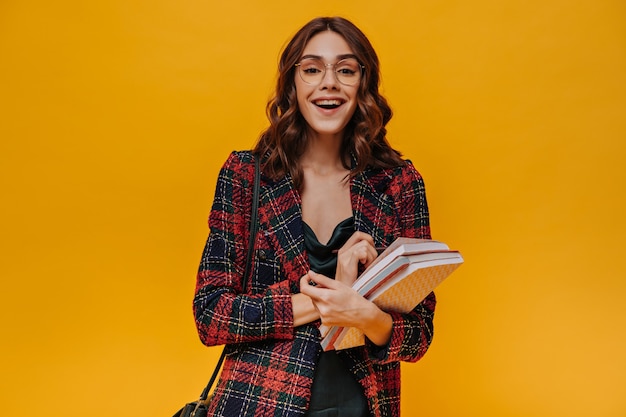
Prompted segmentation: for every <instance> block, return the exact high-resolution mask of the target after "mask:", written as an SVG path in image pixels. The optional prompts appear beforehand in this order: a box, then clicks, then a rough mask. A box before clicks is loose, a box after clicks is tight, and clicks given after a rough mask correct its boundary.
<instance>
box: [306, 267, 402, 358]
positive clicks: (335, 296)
mask: <svg viewBox="0 0 626 417" xmlns="http://www.w3.org/2000/svg"><path fill="white" fill-rule="evenodd" d="M300 292H301V294H304V295H306V296H308V297H309V298H310V299H311V301H312V302H313V306H314V307H315V309H316V310H317V311H318V313H319V318H320V319H321V321H322V324H324V325H328V326H342V327H356V328H358V329H361V331H362V332H363V333H364V334H365V336H367V338H368V339H370V340H371V341H372V342H373V343H375V344H377V345H379V346H382V345H384V344H386V343H387V342H388V341H389V338H390V337H391V327H392V324H393V322H392V319H391V316H390V315H389V314H387V313H385V312H384V311H382V310H381V309H380V308H378V307H377V306H376V305H375V304H374V303H372V302H371V301H369V300H367V299H365V298H364V297H362V296H361V295H360V294H359V293H357V292H356V291H355V290H353V289H352V288H351V287H350V286H348V285H346V284H344V283H341V282H338V281H336V280H334V279H330V278H328V277H325V276H324V275H321V274H317V273H315V272H313V271H310V272H309V273H308V274H306V275H304V276H303V277H302V278H301V279H300Z"/></svg>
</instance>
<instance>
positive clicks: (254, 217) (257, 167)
mask: <svg viewBox="0 0 626 417" xmlns="http://www.w3.org/2000/svg"><path fill="white" fill-rule="evenodd" d="M253 157H254V186H253V189H252V213H250V237H249V239H248V256H247V257H246V268H245V270H244V274H243V284H242V287H241V288H242V291H243V292H245V291H246V287H247V286H248V281H249V279H250V269H251V268H252V255H253V253H254V241H255V239H256V234H257V230H258V228H259V222H258V218H259V213H258V211H259V188H260V183H261V161H260V158H259V157H256V156H254V154H253ZM225 357H226V349H223V350H222V354H221V355H220V358H219V360H218V361H217V365H216V366H215V370H214V371H213V375H211V379H209V383H208V384H207V386H206V387H205V388H204V390H203V391H202V394H200V399H199V402H205V401H206V399H207V397H208V396H209V391H210V390H211V387H212V386H213V383H214V382H215V379H216V378H217V376H218V375H219V372H220V368H221V367H222V363H223V362H224V358H225Z"/></svg>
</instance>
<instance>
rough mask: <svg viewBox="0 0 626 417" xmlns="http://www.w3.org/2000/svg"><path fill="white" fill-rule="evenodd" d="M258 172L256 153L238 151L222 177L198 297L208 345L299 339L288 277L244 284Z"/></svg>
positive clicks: (196, 314)
mask: <svg viewBox="0 0 626 417" xmlns="http://www.w3.org/2000/svg"><path fill="white" fill-rule="evenodd" d="M253 176H254V164H253V163H252V160H251V158H250V154H249V153H244V152H233V153H232V154H231V155H230V156H229V158H228V160H227V161H226V163H225V164H224V166H223V167H222V169H221V170H220V173H219V176H218V179H217V186H216V190H215V198H214V201H213V206H212V209H211V214H210V216H209V227H210V233H209V237H208V240H207V243H206V246H205V248H204V251H203V253H202V258H201V261H200V267H199V269H198V275H197V280H196V290H195V296H194V300H193V311H194V317H195V322H196V327H197V329H198V334H199V336H200V339H201V341H202V343H204V344H205V345H208V346H211V345H219V344H226V343H229V344H231V343H241V342H253V341H258V340H264V339H268V338H275V339H291V338H293V310H292V304H291V294H290V289H289V282H288V281H287V280H284V281H281V282H278V283H276V284H274V285H271V286H269V287H268V288H267V289H266V290H265V291H264V292H263V293H261V294H254V295H249V294H245V291H244V289H242V282H243V274H244V269H245V262H246V255H247V250H248V248H247V247H248V235H249V231H248V230H249V224H250V211H251V210H250V209H251V202H252V200H251V199H252V186H253Z"/></svg>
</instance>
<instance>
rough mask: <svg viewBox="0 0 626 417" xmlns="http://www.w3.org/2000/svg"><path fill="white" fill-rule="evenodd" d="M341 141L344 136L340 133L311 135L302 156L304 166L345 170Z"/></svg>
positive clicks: (325, 169) (320, 169)
mask: <svg viewBox="0 0 626 417" xmlns="http://www.w3.org/2000/svg"><path fill="white" fill-rule="evenodd" d="M341 141H342V138H341V136H339V135H334V136H330V135H327V136H321V135H315V136H313V137H311V138H310V139H309V143H308V145H307V148H306V150H305V151H304V154H303V155H302V158H301V163H302V167H303V168H312V169H315V170H316V171H321V172H324V171H325V172H329V171H336V170H342V171H343V170H345V168H344V166H343V161H342V155H341Z"/></svg>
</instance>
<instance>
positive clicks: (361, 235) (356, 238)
mask: <svg viewBox="0 0 626 417" xmlns="http://www.w3.org/2000/svg"><path fill="white" fill-rule="evenodd" d="M360 242H365V243H367V244H369V245H371V246H372V247H374V238H373V237H372V236H370V235H368V234H367V233H365V232H354V233H353V234H352V236H350V238H348V240H347V241H346V243H344V244H343V246H342V247H341V249H340V250H339V251H340V252H341V251H345V250H347V249H350V248H351V247H353V246H355V245H356V244H358V243H360Z"/></svg>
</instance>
